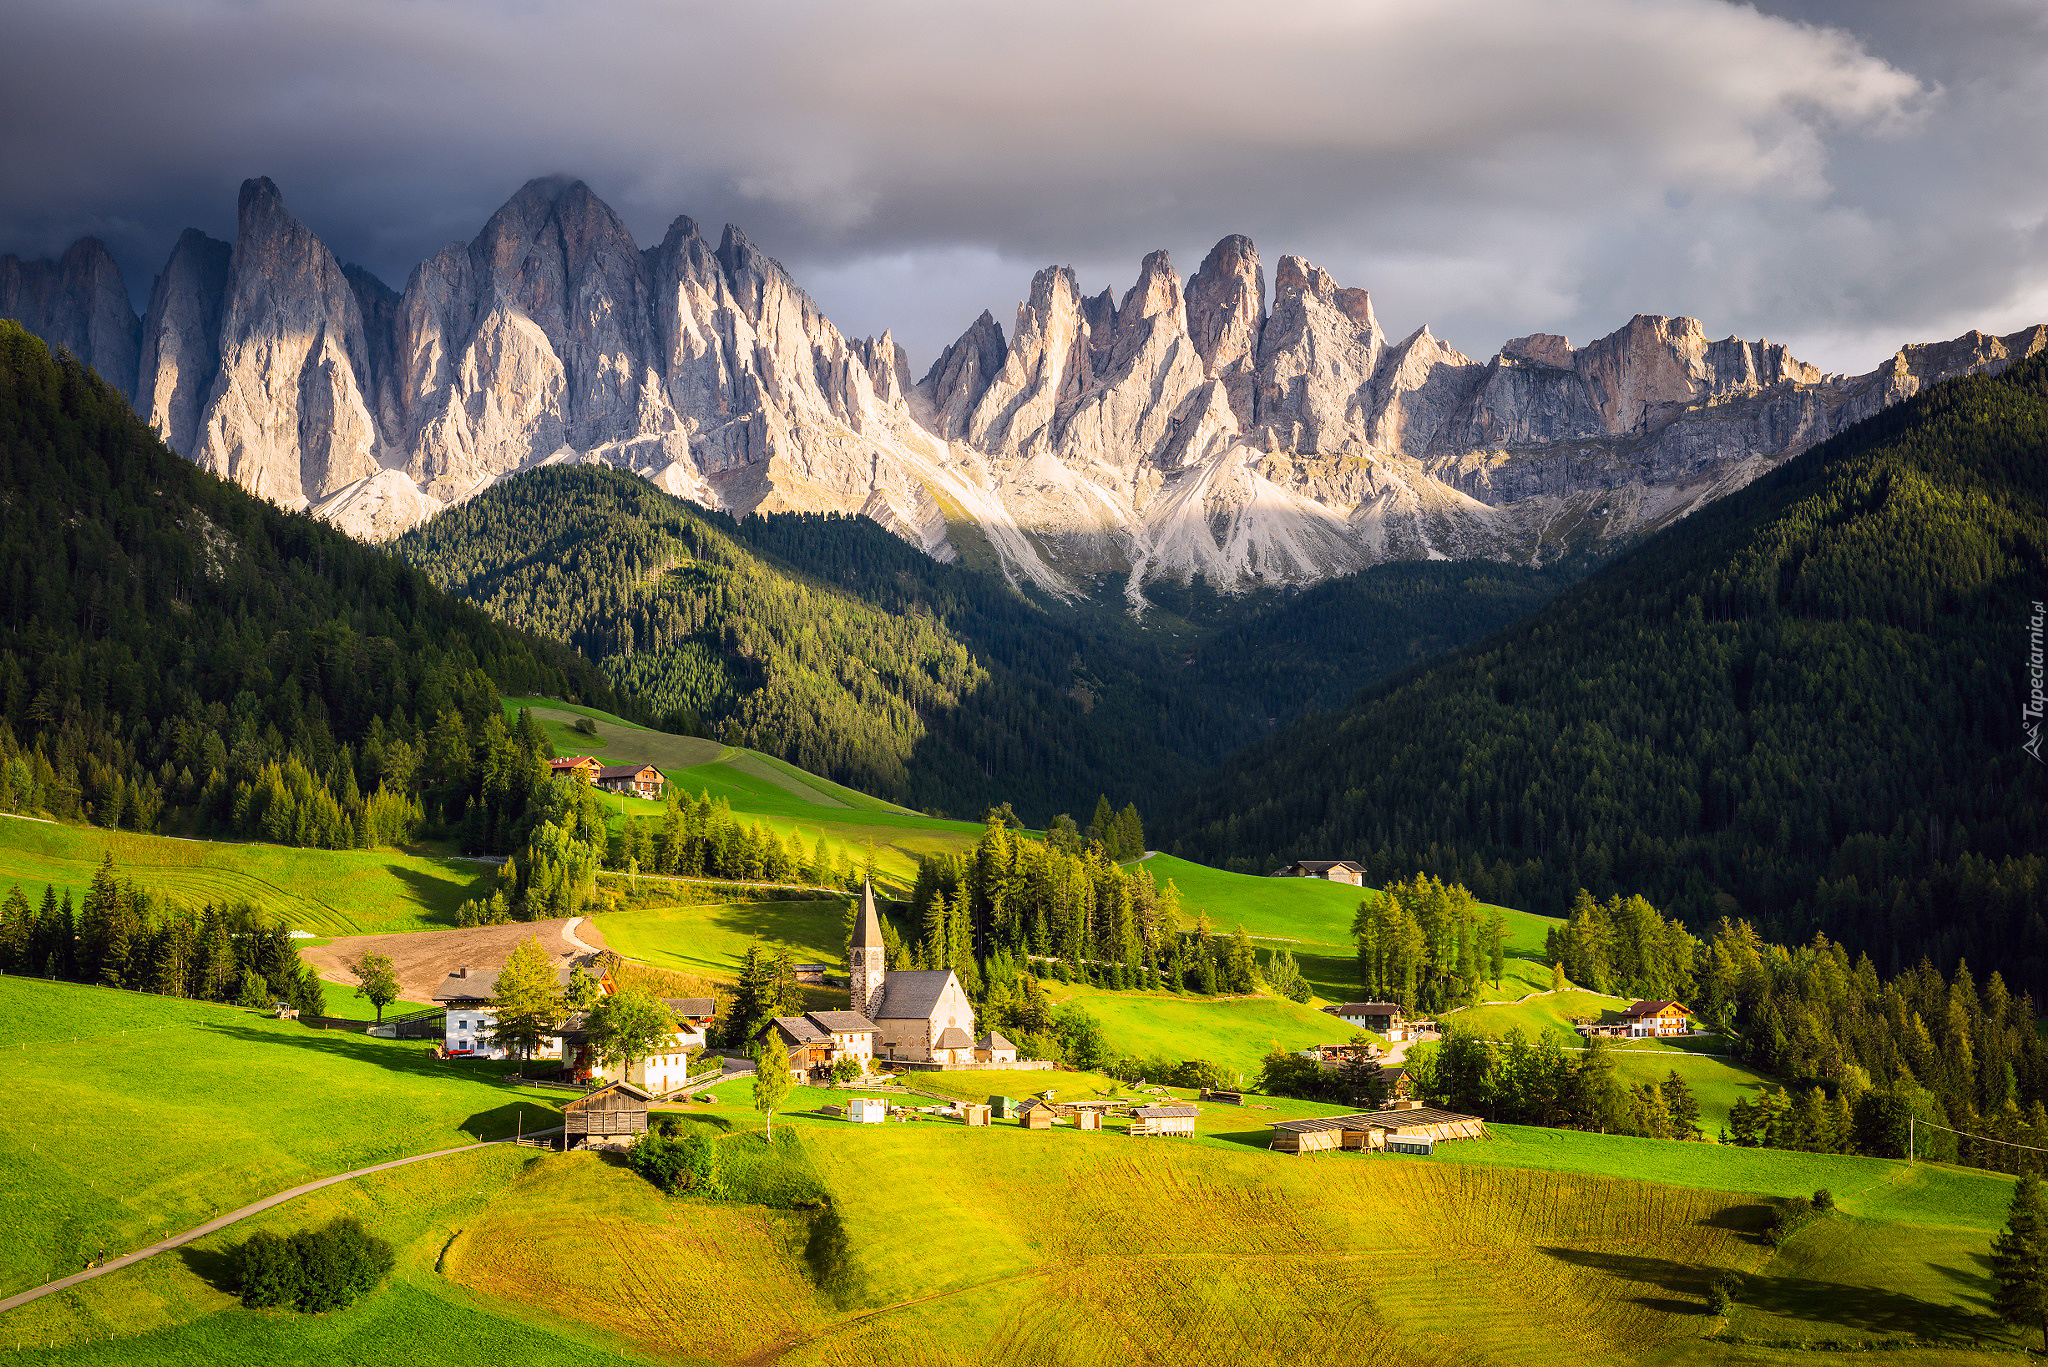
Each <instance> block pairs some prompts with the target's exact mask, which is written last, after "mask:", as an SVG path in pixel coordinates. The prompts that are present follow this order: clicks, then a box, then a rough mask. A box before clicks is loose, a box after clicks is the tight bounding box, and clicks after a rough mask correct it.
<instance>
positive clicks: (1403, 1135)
mask: <svg viewBox="0 0 2048 1367" xmlns="http://www.w3.org/2000/svg"><path fill="white" fill-rule="evenodd" d="M1485 1135H1486V1126H1485V1124H1484V1123H1482V1122H1481V1121H1480V1119H1479V1117H1478V1116H1474V1115H1460V1114H1458V1113H1457V1112H1456V1111H1439V1110H1435V1109H1432V1108H1431V1107H1428V1106H1418V1105H1413V1104H1410V1105H1407V1106H1398V1107H1395V1108H1394V1109H1392V1110H1386V1111H1363V1112H1360V1113H1359V1114H1357V1115H1323V1116H1312V1117H1310V1118H1308V1119H1306V1120H1281V1121H1276V1122H1275V1123H1274V1125H1273V1138H1272V1140H1271V1142H1270V1143H1269V1144H1268V1145H1267V1147H1268V1148H1270V1149H1273V1150H1274V1151H1276V1152H1278V1153H1321V1152H1324V1151H1326V1150H1330V1149H1350V1150H1353V1151H1356V1152H1361V1153H1380V1152H1384V1153H1412V1154H1426V1153H1431V1152H1434V1150H1435V1148H1436V1146H1437V1145H1438V1144H1440V1143H1442V1142H1444V1141H1445V1140H1451V1139H1482V1138H1484V1137H1485Z"/></svg>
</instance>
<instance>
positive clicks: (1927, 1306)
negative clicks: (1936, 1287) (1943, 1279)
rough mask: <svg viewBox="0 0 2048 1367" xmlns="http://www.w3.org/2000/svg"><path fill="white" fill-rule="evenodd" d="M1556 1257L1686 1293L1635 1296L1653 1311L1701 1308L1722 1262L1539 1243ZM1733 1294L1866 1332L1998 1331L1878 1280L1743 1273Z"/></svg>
mask: <svg viewBox="0 0 2048 1367" xmlns="http://www.w3.org/2000/svg"><path fill="white" fill-rule="evenodd" d="M1542 1251H1543V1252H1545V1253H1548V1254H1549V1255H1550V1256H1551V1257H1553V1258H1556V1259H1557V1260H1558V1261H1560V1262H1566V1263H1570V1264H1572V1265H1573V1266H1575V1267H1586V1268H1592V1269H1594V1270H1596V1271H1600V1272H1605V1273H1607V1274H1609V1275H1610V1276H1614V1277H1619V1278H1621V1279H1623V1280H1625V1281H1632V1282H1639V1283H1642V1284H1644V1285H1646V1286H1650V1287H1655V1288H1657V1289H1658V1290H1660V1291H1664V1292H1670V1293H1675V1294H1677V1295H1683V1296H1685V1297H1687V1299H1685V1300H1682V1301H1680V1300H1674V1299H1672V1298H1671V1297H1670V1296H1639V1297H1636V1298H1635V1302H1636V1304H1638V1305H1643V1306H1647V1307H1650V1308H1652V1309H1658V1310H1670V1311H1676V1312H1680V1313H1683V1312H1686V1311H1691V1312H1693V1313H1696V1314H1707V1313H1709V1312H1708V1310H1707V1307H1706V1304H1705V1301H1706V1293H1707V1283H1708V1281H1709V1280H1710V1279H1711V1278H1713V1277H1715V1276H1717V1275H1719V1274H1720V1272H1721V1271H1722V1269H1720V1268H1713V1267H1697V1266H1693V1265H1691V1264H1688V1263H1679V1262H1673V1261H1671V1260H1670V1259H1668V1258H1648V1257H1642V1256H1639V1255H1636V1254H1630V1253H1599V1252H1593V1251H1590V1250H1587V1249H1579V1248H1545V1249H1543V1250H1542ZM1740 1281H1741V1284H1740V1287H1739V1288H1738V1289H1737V1291H1736V1293H1735V1299H1736V1302H1737V1303H1738V1304H1741V1305H1746V1306H1750V1307H1752V1308H1754V1309H1757V1310H1761V1311H1763V1312H1765V1313H1767V1314H1771V1315H1777V1316H1779V1317H1781V1318H1783V1319H1787V1320H1796V1321H1800V1322H1802V1323H1806V1324H1810V1325H1815V1326H1830V1327H1834V1328H1838V1329H1846V1330H1850V1331H1854V1332H1856V1333H1860V1334H1867V1335H1869V1336H1871V1337H1873V1338H1920V1339H1949V1340H1956V1339H1961V1340H1977V1339H1981V1338H1990V1337H1997V1336H2000V1335H2001V1334H2002V1332H2003V1331H2002V1328H2001V1326H2000V1325H1999V1323H1998V1321H1997V1320H1995V1319H1992V1318H1991V1317H1989V1316H1986V1315H1980V1314H1977V1313H1976V1312H1974V1311H1971V1310H1968V1309H1966V1308H1964V1307H1962V1306H1959V1305H1943V1304H1940V1303H1937V1302H1935V1301H1928V1300H1922V1299H1920V1298H1919V1297H1918V1296H1909V1295H1905V1294H1904V1293H1902V1292H1897V1291H1887V1290H1884V1289H1882V1288H1880V1287H1871V1286H1849V1285H1845V1284H1843V1283H1841V1282H1824V1281H1818V1280H1815V1279H1813V1278H1810V1277H1784V1276H1774V1275H1772V1274H1771V1273H1768V1272H1754V1273H1749V1274H1747V1275H1745V1276H1743V1277H1742V1278H1741V1279H1740Z"/></svg>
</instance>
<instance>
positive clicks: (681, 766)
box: [505, 698, 981, 890]
mask: <svg viewBox="0 0 2048 1367" xmlns="http://www.w3.org/2000/svg"><path fill="white" fill-rule="evenodd" d="M505 706H506V708H507V710H508V711H517V710H519V709H521V708H524V709H527V710H530V711H532V713H533V714H534V717H535V719H536V720H538V721H539V722H540V723H541V725H542V726H543V727H544V728H545V729H546V731H547V733H548V738H549V740H551V741H552V742H553V743H554V746H555V751H556V753H557V754H562V755H595V756H597V757H598V758H599V759H602V760H606V761H610V762H615V763H649V764H653V765H654V766H655V767H657V768H659V769H660V770H661V771H662V774H663V776H664V777H666V778H667V779H668V780H669V782H670V783H673V784H676V785H678V786H679V787H680V788H681V789H682V791H684V792H686V793H688V794H690V795H691V796H693V797H694V796H697V795H698V794H709V795H710V796H711V797H712V798H723V799H725V800H726V801H727V802H729V803H730V804H731V805H732V809H733V812H734V813H735V814H736V815H740V816H744V817H748V818H751V819H755V820H759V821H765V822H766V823H767V824H768V825H769V826H771V827H773V828H774V829H775V831H776V832H777V833H778V834H780V835H784V836H787V835H789V834H790V833H791V832H795V833H798V834H800V835H801V836H802V837H803V839H804V842H805V843H806V844H807V845H814V844H816V843H817V841H818V839H819V837H821V836H822V837H824V839H825V840H826V842H827V843H828V845H830V846H832V847H833V848H835V849H837V850H840V851H843V852H844V853H845V855H846V856H847V857H848V858H849V859H850V860H851V861H852V862H853V864H854V865H855V867H857V868H859V867H865V866H866V864H867V861H868V858H869V856H870V854H871V853H872V856H873V859H874V865H875V873H876V877H877V880H878V881H879V882H880V883H882V884H883V885H884V886H885V887H888V888H891V889H896V890H902V889H907V888H908V887H909V885H910V883H911V882H912V880H913V879H914V878H915V877H916V874H917V864H918V861H919V860H920V859H922V858H923V857H924V856H926V855H928V854H940V853H956V854H957V853H960V852H962V851H964V850H967V849H969V848H971V847H972V846H973V844H974V842H975V841H976V840H977V839H979V838H980V835H981V827H980V826H979V825H977V824H976V823H973V822H968V821H948V820H944V819H942V818H938V817H929V816H921V815H919V814H918V813H916V812H913V811H910V810H908V809H907V808H903V807H898V806H896V805H894V804H893V803H888V802H884V801H882V800H881V799H879V798H873V797H869V796H867V795H866V794H865V793H859V792H855V791H854V790H853V789H851V788H847V787H844V786H842V785H840V784H837V783H833V782H831V781H830V780H828V779H823V778H820V777H818V776H817V775H816V774H811V773H807V772H805V771H804V770H802V769H799V768H797V767H796V766H795V765H793V764H788V763H785V762H784V761H782V760H779V759H776V758H775V757H774V756H772V755H764V754H762V753H760V752H759V751H755V750H745V749H741V748H740V747H738V746H731V745H722V744H720V743H719V742H717V741H711V740H704V739H702V738H700V737H696V736H672V735H669V734H668V733H666V732H662V731H650V730H647V729H646V728H644V727H639V726H635V725H633V724H632V723H631V722H627V721H622V720H620V719H619V718H617V717H614V716H612V715H611V714H609V713H606V712H600V711H597V710H595V709H593V708H587V707H578V706H573V705H571V704H567V703H560V702H554V701H551V700H549V699H545V698H508V699H506V701H505ZM579 718H587V719H589V720H590V722H591V723H592V724H593V725H594V726H596V728H597V732H598V734H597V736H596V737H595V738H593V737H591V736H589V735H587V734H585V733H583V732H580V731H576V730H574V729H573V727H574V724H575V722H576V721H577V719H579ZM604 801H605V808H606V810H607V811H609V812H610V813H612V814H613V815H614V816H615V817H618V818H624V817H627V816H639V817H654V816H659V815H660V814H661V811H662V804H661V803H658V802H648V801H643V800H641V799H639V798H629V797H623V796H607V797H606V798H605V800H604Z"/></svg>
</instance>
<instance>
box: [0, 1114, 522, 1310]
mask: <svg viewBox="0 0 2048 1367" xmlns="http://www.w3.org/2000/svg"><path fill="white" fill-rule="evenodd" d="M561 1132H562V1126H560V1125H557V1126H555V1127H554V1128H553V1129H549V1130H534V1131H533V1132H531V1133H530V1134H526V1135H523V1136H520V1137H519V1138H506V1139H485V1140H481V1141H479V1142H477V1143H475V1144H458V1145H457V1146H456V1147H454V1148H452V1149H435V1150H434V1151H433V1152H431V1153H416V1154H414V1155H412V1156H411V1157H410V1158H394V1159H392V1160H391V1161H390V1162H388V1163H375V1164H372V1165H371V1166H369V1167H367V1168H356V1169H354V1170H353V1171H350V1172H342V1173H336V1174H335V1175H334V1176H332V1177H322V1178H319V1179H317V1180H315V1181H311V1182H303V1183H301V1184H300V1185H298V1186H296V1187H291V1188H288V1189H287V1190H284V1191H280V1192H278V1193H276V1194H275V1195H272V1196H266V1197H264V1198H263V1199H262V1200H260V1201H253V1202H251V1203H250V1204H248V1205H246V1206H243V1207H242V1208H241V1209H240V1210H231V1211H229V1212H228V1213H227V1214H225V1215H218V1216H215V1217H214V1218H213V1219H211V1220H208V1221H207V1222H206V1223H205V1224H203V1225H199V1226H197V1227H195V1228H192V1229H188V1230H186V1231H185V1232H184V1233H183V1234H174V1235H172V1236H171V1237H170V1238H168V1239H159V1240H158V1241H157V1242H155V1243H153V1244H150V1245H149V1246H148V1247H146V1248H138V1249H136V1250H135V1251H134V1252H133V1253H123V1254H122V1255H121V1256H120V1257H118V1258H109V1259H108V1260H107V1261H106V1262H104V1263H101V1264H100V1265H99V1266H98V1267H88V1268H86V1269H85V1270H84V1271H83V1272H74V1273H72V1274H71V1275H70V1276H68V1277H60V1278H58V1279H57V1280H56V1281H54V1282H46V1283H44V1284H43V1285H41V1286H38V1287H35V1288H33V1289H32V1290H28V1291H22V1292H19V1293H17V1294H15V1295H12V1296H9V1297H7V1298H6V1299H5V1300H0V1315H4V1314H6V1313H7V1312H8V1311H10V1310H13V1309H16V1308H18V1307H20V1306H24V1305H27V1304H28V1303H29V1302H30V1301H36V1300H41V1299H42V1298H43V1297H44V1296H50V1295H54V1294H56V1293H57V1292H59V1291H65V1290H68V1289H70V1288H71V1287H74V1286H78V1285H80V1284H81V1283H84V1282H89V1281H91V1280H93V1279H94V1278H95V1277H104V1276H105V1275H107V1273H109V1272H118V1271H120V1270H121V1269H122V1268H124V1267H130V1266H133V1265H134V1264H136V1263H139V1262H142V1261H143V1260H144V1259H147V1258H154V1257H155V1256H156V1255H157V1254H159V1253H168V1252H170V1251H171V1250H172V1249H174V1248H182V1247H184V1246H185V1245H186V1244H189V1243H191V1242H193V1241H194V1240H196V1239H203V1238H205V1237H206V1236H207V1235H209V1234H212V1233H214V1232H215V1231H216V1230H222V1229H226V1228H227V1227H228V1226H229V1225H232V1224H235V1223H237V1222H239V1221H242V1220H246V1219H248V1218H249V1217H250V1216H251V1215H260V1214H262V1213H263V1212H264V1211H266V1210H270V1209H273V1208H274V1207H277V1206H281V1205H283V1204H284V1203H285V1202H287V1201H291V1200H294V1199H296V1198H298V1197H301V1196H306V1195H309V1194H311V1193H312V1192H316V1191H319V1190H320V1189H321V1188H323V1187H331V1186H334V1185H336V1184H337V1183H341V1182H349V1181H353V1180H355V1179H356V1178H358V1177H368V1176H369V1175H370V1174H372V1173H378V1172H389V1171H390V1170H391V1169H393V1168H402V1167H405V1166H407V1165H408V1164H412V1163H424V1162H426V1161H427V1160H428V1159H429V1158H445V1157H447V1156H448V1155H449V1154H453V1153H470V1152H473V1151H474V1150H477V1149H488V1148H493V1147H496V1146H497V1145H500V1144H514V1145H517V1144H519V1143H521V1142H522V1140H523V1139H541V1138H545V1137H546V1136H548V1135H551V1134H560V1133H561Z"/></svg>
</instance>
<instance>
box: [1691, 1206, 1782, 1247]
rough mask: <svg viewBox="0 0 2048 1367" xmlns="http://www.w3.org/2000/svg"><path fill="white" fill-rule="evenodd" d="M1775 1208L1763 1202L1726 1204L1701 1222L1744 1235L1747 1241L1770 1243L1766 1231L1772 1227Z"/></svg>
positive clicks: (1711, 1227) (1709, 1226) (1708, 1226)
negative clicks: (1736, 1204) (1737, 1204)
mask: <svg viewBox="0 0 2048 1367" xmlns="http://www.w3.org/2000/svg"><path fill="white" fill-rule="evenodd" d="M1774 1213H1775V1208H1774V1207H1771V1206H1767V1205H1764V1204H1763V1203H1761V1202H1750V1203H1748V1204H1745V1205H1739V1206H1724V1207H1722V1208H1721V1209H1720V1210H1717V1211H1715V1212H1714V1213H1713V1214H1712V1215H1710V1216H1708V1217H1707V1218H1706V1219H1704V1220H1702V1221H1700V1223H1701V1224H1702V1225H1704V1226H1706V1227H1707V1228H1708V1229H1725V1230H1729V1231H1731V1232H1732V1233H1736V1234H1740V1235H1742V1236H1743V1239H1744V1241H1745V1242H1748V1243H1752V1244H1768V1243H1769V1242H1770V1239H1769V1238H1768V1237H1767V1236H1766V1234H1765V1231H1766V1230H1768V1229H1769V1228H1770V1223H1771V1216H1772V1215H1773V1214H1774Z"/></svg>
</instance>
